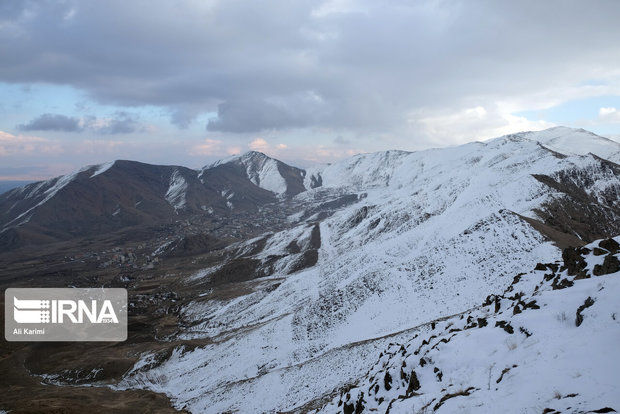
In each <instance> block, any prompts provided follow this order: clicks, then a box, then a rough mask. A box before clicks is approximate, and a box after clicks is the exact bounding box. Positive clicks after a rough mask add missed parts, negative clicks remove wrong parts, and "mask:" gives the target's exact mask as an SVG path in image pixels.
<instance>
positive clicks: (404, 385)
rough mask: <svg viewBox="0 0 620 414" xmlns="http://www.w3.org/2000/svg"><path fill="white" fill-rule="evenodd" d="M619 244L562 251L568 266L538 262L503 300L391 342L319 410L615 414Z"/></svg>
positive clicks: (619, 361) (619, 366) (618, 396)
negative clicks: (533, 269) (352, 382)
mask: <svg viewBox="0 0 620 414" xmlns="http://www.w3.org/2000/svg"><path fill="white" fill-rule="evenodd" d="M617 241H620V237H616V238H615V241H613V240H606V241H602V242H600V243H599V242H596V243H592V244H591V245H589V246H587V248H584V249H578V250H572V254H566V252H565V254H564V257H565V259H566V261H565V263H561V262H556V263H555V264H547V265H542V264H539V265H538V266H537V270H535V271H532V272H530V273H527V274H522V275H520V276H517V277H515V279H514V281H513V283H512V285H511V286H510V287H509V288H508V289H507V290H506V292H504V294H503V295H501V296H489V297H488V298H487V300H486V301H485V302H484V304H483V305H482V306H479V307H477V308H476V309H474V310H472V311H469V312H465V313H463V314H461V315H458V316H454V317H451V318H447V319H445V320H441V321H437V322H433V323H432V324H428V325H426V326H424V327H421V328H420V329H418V330H417V331H416V332H415V333H414V334H412V335H411V339H409V340H408V341H406V342H402V343H392V344H390V345H389V347H387V349H385V350H383V351H382V352H381V353H380V355H378V360H376V362H375V364H374V365H373V366H372V367H371V368H370V370H369V371H368V373H367V374H365V375H364V377H363V378H361V379H360V380H359V381H358V382H357V384H356V385H355V386H353V387H348V389H346V390H344V391H342V392H341V393H340V395H339V396H338V397H336V398H335V399H334V400H333V401H332V402H331V403H329V404H327V405H326V406H324V407H323V408H322V409H321V410H320V412H324V413H347V412H350V413H352V412H355V413H363V412H388V411H389V412H390V413H424V412H430V411H432V412H438V413H470V412H487V413H491V412H493V413H500V412H501V413H513V412H514V413H521V412H545V413H547V412H548V413H552V412H555V413H557V412H573V413H577V412H579V413H585V412H615V411H614V409H616V410H617V409H620V392H619V388H620V382H619V380H618V371H619V370H620V358H618V355H617V344H618V342H619V341H620V302H618V300H617V297H618V294H619V293H620V262H619V261H618V256H619V253H620V252H619V251H618V247H619V246H618V244H617ZM603 247H606V248H603ZM582 260H583V261H582ZM605 264H606V265H605ZM566 265H568V266H566ZM581 266H583V268H581ZM429 325H430V326H429ZM606 408H607V409H608V410H605V409H606ZM556 410H557V411H556ZM595 410H596V411H595Z"/></svg>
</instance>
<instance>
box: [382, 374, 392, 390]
mask: <svg viewBox="0 0 620 414" xmlns="http://www.w3.org/2000/svg"><path fill="white" fill-rule="evenodd" d="M383 386H384V387H385V390H386V391H389V390H391V389H392V376H391V375H390V373H389V372H386V373H385V377H383Z"/></svg>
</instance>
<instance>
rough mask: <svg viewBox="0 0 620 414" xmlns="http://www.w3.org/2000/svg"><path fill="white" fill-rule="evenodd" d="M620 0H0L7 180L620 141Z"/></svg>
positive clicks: (0, 139)
mask: <svg viewBox="0 0 620 414" xmlns="http://www.w3.org/2000/svg"><path fill="white" fill-rule="evenodd" d="M619 16H620V1H617V0H600V1H599V0H593V1H585V0H583V1H571V0H562V1H560V0H558V1H553V0H547V1H540V0H535V1H530V0H525V1H500V0H488V1H482V0H480V1H479V0H466V1H465V0H463V1H458V0H454V1H442V0H432V1H420V0H415V1H414V0H408V1H400V0H391V1H377V0H367V1H366V0H360V1H354V0H328V1H317V0H311V1H305V0H299V1H279V0H273V1H267V2H255V1H250V0H243V1H240V0H157V1H153V0H131V1H127V0H106V1H95V0H64V1H63V0H21V1H20V0H14V1H13V0H4V1H0V96H1V97H2V99H1V100H0V179H11V178H12V179H31V178H46V177H49V176H53V175H58V174H60V173H66V172H70V171H71V170H74V169H76V168H79V167H80V166H82V165H86V164H94V163H100V162H104V161H108V160H113V159H119V158H122V159H135V160H140V161H144V162H150V163H161V164H182V165H186V166H190V167H199V166H202V165H204V164H206V163H208V162H210V161H212V160H214V159H217V158H222V157H225V156H227V155H229V154H235V153H240V152H245V151H248V150H250V149H253V150H259V151H263V152H266V153H267V154H269V155H272V156H275V157H277V158H280V159H282V160H284V161H288V162H291V163H293V164H296V165H302V166H304V165H308V164H310V163H314V162H330V161H334V160H337V159H340V158H343V157H347V156H350V155H352V154H355V153H359V152H370V151H378V150H385V149H394V148H395V149H404V150H418V149H423V148H429V147H439V146H447V145H455V144H460V143H464V142H468V141H473V140H482V139H487V138H491V137H495V136H499V135H503V134H506V133H511V132H518V131H523V130H537V129H544V128H547V127H550V126H554V125H566V126H572V127H582V128H586V129H589V130H591V131H594V132H596V133H598V134H601V135H605V136H608V137H615V138H616V139H618V137H620V24H618V17H619Z"/></svg>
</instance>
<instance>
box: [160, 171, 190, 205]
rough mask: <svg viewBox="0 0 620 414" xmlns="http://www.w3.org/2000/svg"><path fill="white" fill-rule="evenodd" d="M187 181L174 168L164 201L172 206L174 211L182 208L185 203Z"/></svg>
mask: <svg viewBox="0 0 620 414" xmlns="http://www.w3.org/2000/svg"><path fill="white" fill-rule="evenodd" d="M186 197H187V181H185V178H183V176H182V175H181V173H180V172H179V170H177V169H175V170H174V172H173V173H172V175H171V176H170V184H169V186H168V191H167V192H166V196H165V198H166V201H168V203H169V204H170V205H171V206H172V207H174V211H176V212H178V211H179V210H182V209H183V208H184V207H185V205H186V204H187V199H186Z"/></svg>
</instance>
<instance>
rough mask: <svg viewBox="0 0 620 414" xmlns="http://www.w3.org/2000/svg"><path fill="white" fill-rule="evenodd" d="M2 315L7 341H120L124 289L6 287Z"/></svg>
mask: <svg viewBox="0 0 620 414" xmlns="http://www.w3.org/2000/svg"><path fill="white" fill-rule="evenodd" d="M4 315H5V318H4V337H5V339H6V340H7V341H23V342H48V341H98V342H99V341H110V342H119V341H124V340H126V339H127V290H126V289H121V288H110V289H104V288H89V289H78V288H73V289H72V288H9V289H7V290H6V291H5V292H4Z"/></svg>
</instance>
